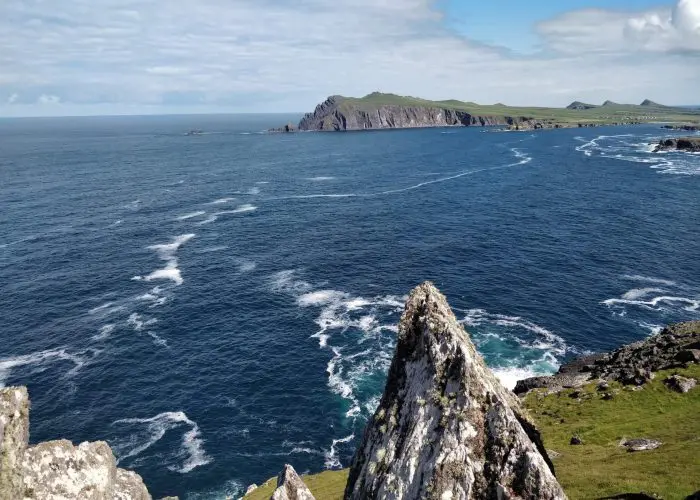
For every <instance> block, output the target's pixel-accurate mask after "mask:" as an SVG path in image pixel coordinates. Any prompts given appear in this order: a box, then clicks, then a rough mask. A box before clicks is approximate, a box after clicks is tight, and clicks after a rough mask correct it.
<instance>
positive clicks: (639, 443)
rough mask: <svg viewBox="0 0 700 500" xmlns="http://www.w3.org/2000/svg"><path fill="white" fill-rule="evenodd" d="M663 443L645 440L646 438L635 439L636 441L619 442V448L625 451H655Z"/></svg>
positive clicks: (624, 440)
mask: <svg viewBox="0 0 700 500" xmlns="http://www.w3.org/2000/svg"><path fill="white" fill-rule="evenodd" d="M662 444H663V443H661V441H657V440H656V439H646V438H637V439H623V440H622V441H620V446H622V447H624V448H627V451H630V452H632V451H646V450H655V449H656V448H658V447H659V446H661V445H662Z"/></svg>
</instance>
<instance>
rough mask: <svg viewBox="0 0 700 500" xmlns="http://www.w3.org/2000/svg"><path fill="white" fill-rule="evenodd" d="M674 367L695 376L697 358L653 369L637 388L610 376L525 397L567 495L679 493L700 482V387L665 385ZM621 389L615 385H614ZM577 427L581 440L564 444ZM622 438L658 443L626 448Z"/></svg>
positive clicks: (699, 485) (675, 495) (684, 493)
mask: <svg viewBox="0 0 700 500" xmlns="http://www.w3.org/2000/svg"><path fill="white" fill-rule="evenodd" d="M675 373H678V374H680V375H684V376H689V377H694V378H700V366H699V365H692V366H691V367H690V368H688V369H685V370H670V371H667V372H657V373H656V378H655V379H654V380H653V381H651V382H650V383H648V384H646V385H645V386H644V388H643V389H642V390H640V391H632V390H631V388H630V387H627V388H623V387H622V386H620V385H619V384H618V383H611V384H610V388H609V389H608V390H607V391H605V392H607V393H612V394H613V399H611V400H609V401H608V400H605V399H603V394H604V392H600V391H597V390H596V387H595V384H591V385H589V386H587V387H585V388H584V389H582V390H579V392H580V393H581V396H579V397H578V398H572V397H570V396H571V393H572V392H574V391H572V390H569V391H564V392H561V393H558V394H553V395H549V396H543V395H542V394H540V393H537V392H533V393H530V394H528V396H527V397H526V399H525V404H526V406H527V407H528V408H529V409H530V412H531V414H532V416H533V418H534V419H535V421H536V422H537V424H538V426H539V428H540V431H541V433H542V437H543V439H544V444H545V447H546V448H547V449H548V450H554V451H556V452H557V453H560V454H561V455H560V456H559V457H558V458H555V459H553V462H554V467H555V469H556V473H557V478H558V479H559V481H560V482H561V485H562V486H563V487H564V491H566V492H567V494H568V495H569V497H570V498H572V499H577V500H578V499H581V500H585V499H594V498H601V497H606V496H610V495H616V494H620V493H632V492H636V493H639V492H640V491H644V492H646V493H656V494H658V495H660V496H661V497H663V498H666V499H683V498H685V497H686V496H688V495H690V494H691V493H693V492H695V491H697V490H700V420H698V415H700V388H697V387H696V388H695V389H693V390H691V391H690V392H688V393H687V394H680V393H677V392H674V391H671V390H669V389H668V388H667V387H666V386H665V385H664V384H663V380H664V379H665V378H666V377H667V376H668V375H672V374H675ZM618 391H619V392H618ZM574 434H577V435H578V436H579V437H580V438H581V439H582V441H583V445H580V446H572V445H570V444H569V441H570V439H571V436H572V435H574ZM623 438H627V439H632V438H651V439H658V440H660V441H661V442H662V443H663V445H662V446H661V447H660V448H658V449H656V450H652V451H640V452H635V453H630V452H628V451H626V450H625V449H624V448H621V447H620V446H619V442H620V440H622V439H623Z"/></svg>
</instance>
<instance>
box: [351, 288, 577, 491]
mask: <svg viewBox="0 0 700 500" xmlns="http://www.w3.org/2000/svg"><path fill="white" fill-rule="evenodd" d="M345 498H346V499H353V500H362V499H367V498H377V499H379V498H397V499H399V498H403V499H418V498H431V499H448V498H453V499H486V498H493V499H497V498H498V499H500V498H513V499H515V498H537V499H564V498H566V496H565V494H564V492H563V490H562V488H561V486H560V485H559V483H558V482H557V480H556V478H555V477H554V472H553V467H552V464H551V462H550V460H549V458H548V456H547V452H546V451H545V449H544V446H543V444H542V442H541V439H540V436H539V433H538V431H537V429H536V428H535V425H534V424H533V423H532V421H531V420H530V419H529V417H528V415H527V413H526V412H525V411H524V409H523V408H522V407H521V405H520V402H519V401H518V399H517V398H516V397H515V396H514V395H513V393H512V392H510V391H509V390H507V389H506V388H505V387H503V386H502V385H501V383H500V382H499V381H498V379H497V378H496V377H495V376H494V374H493V373H492V372H491V370H489V369H488V368H487V367H486V364H485V363H484V360H483V359H482V357H481V355H479V353H478V352H477V351H476V348H475V347H474V344H473V343H472V342H471V340H470V338H469V335H468V334H467V332H466V331H465V330H464V328H463V327H462V326H461V325H460V324H459V323H458V322H457V320H456V318H455V316H454V314H453V313H452V310H451V309H450V307H449V305H448V304H447V301H446V299H445V297H444V296H443V295H442V294H441V293H440V292H439V291H438V290H437V289H436V288H435V287H434V286H433V285H432V284H431V283H424V284H422V285H420V286H418V287H417V288H415V289H414V290H413V291H412V292H411V294H410V297H409V299H408V301H407V303H406V308H405V311H404V313H403V316H402V318H401V321H400V323H399V335H398V343H397V346H396V351H395V353H394V358H393V361H392V364H391V368H390V370H389V375H388V380H387V383H386V388H385V390H384V395H383V397H382V400H381V402H380V404H379V407H378V408H377V410H376V412H375V414H374V417H373V418H372V419H370V422H369V424H368V426H367V428H366V430H365V433H364V437H363V439H362V442H361V444H360V446H359V448H358V449H357V452H356V453H355V457H354V459H353V461H352V465H351V467H350V476H349V479H348V483H347V486H346V488H345Z"/></svg>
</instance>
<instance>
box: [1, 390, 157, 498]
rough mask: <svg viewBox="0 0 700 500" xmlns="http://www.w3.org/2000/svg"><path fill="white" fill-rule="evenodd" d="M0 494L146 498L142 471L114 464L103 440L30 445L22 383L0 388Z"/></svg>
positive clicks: (25, 397) (25, 400)
mask: <svg viewBox="0 0 700 500" xmlns="http://www.w3.org/2000/svg"><path fill="white" fill-rule="evenodd" d="M0 499H2V500H20V499H23V500H72V499H76V500H78V499H80V500H151V495H150V494H149V493H148V490H147V489H146V486H145V485H144V484H143V481H142V480H141V477H140V476H139V475H138V474H136V473H134V472H130V471H127V470H124V469H119V468H117V463H116V460H115V458H114V454H113V453H112V450H111V449H110V447H109V445H108V444H107V443H105V442H104V441H98V442H94V443H88V442H85V443H81V444H80V445H78V446H74V445H73V444H72V443H71V442H70V441H66V440H65V439H61V440H57V441H47V442H44V443H39V444H36V445H31V446H30V445H29V396H28V394H27V389H26V388H25V387H9V388H5V389H1V390H0Z"/></svg>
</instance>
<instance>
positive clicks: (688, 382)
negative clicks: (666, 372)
mask: <svg viewBox="0 0 700 500" xmlns="http://www.w3.org/2000/svg"><path fill="white" fill-rule="evenodd" d="M664 383H665V384H666V386H667V387H668V388H669V389H671V390H673V391H676V392H680V393H683V394H685V393H686V392H688V391H689V390H691V389H692V388H693V387H695V386H696V385H697V383H698V381H697V380H695V379H694V378H686V377H681V376H680V375H672V376H670V377H668V378H667V379H666V380H664Z"/></svg>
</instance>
